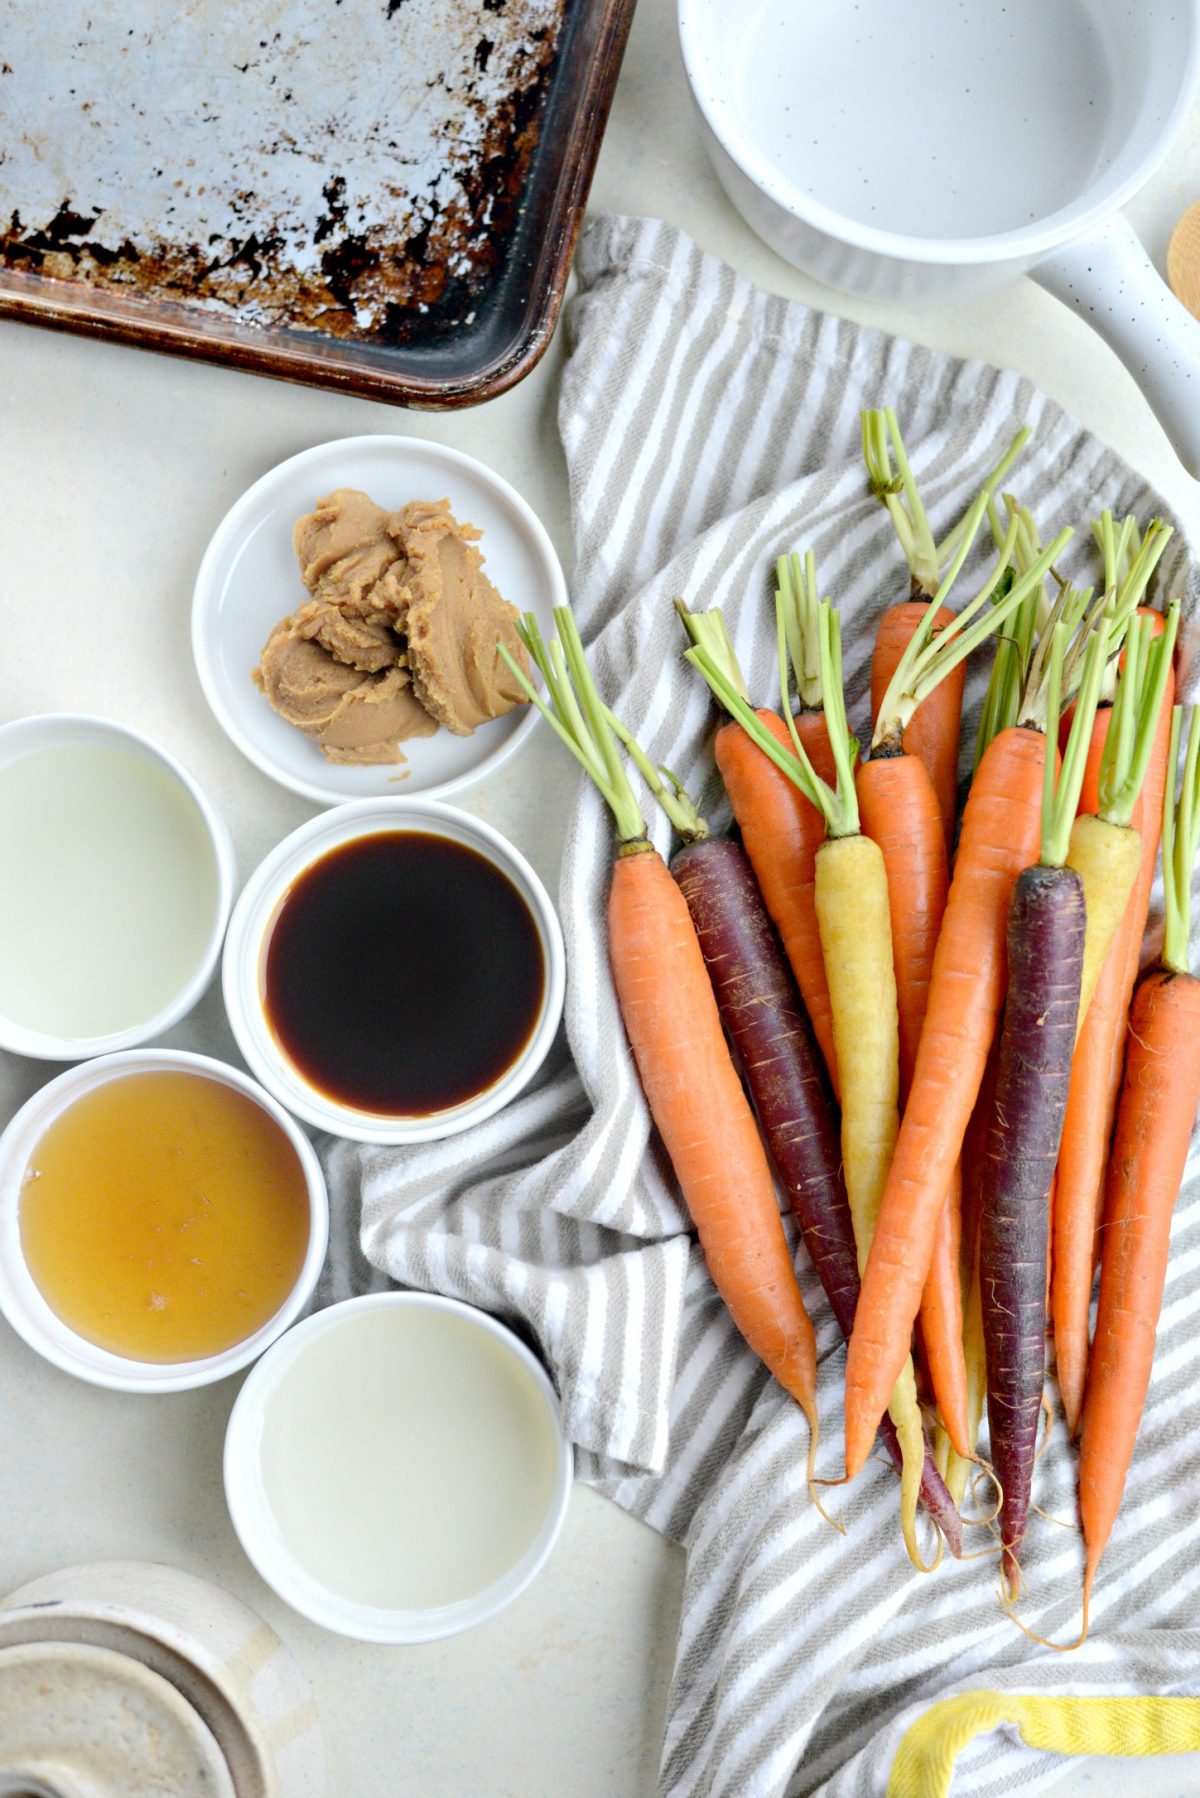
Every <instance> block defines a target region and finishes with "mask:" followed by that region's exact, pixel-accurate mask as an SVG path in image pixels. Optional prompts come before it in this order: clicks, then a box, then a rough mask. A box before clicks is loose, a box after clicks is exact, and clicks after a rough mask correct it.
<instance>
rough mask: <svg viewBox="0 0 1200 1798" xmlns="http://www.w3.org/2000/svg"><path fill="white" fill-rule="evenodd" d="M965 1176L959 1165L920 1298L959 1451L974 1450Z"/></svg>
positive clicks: (930, 1362) (944, 1412)
mask: <svg viewBox="0 0 1200 1798" xmlns="http://www.w3.org/2000/svg"><path fill="white" fill-rule="evenodd" d="M961 1207H962V1176H961V1173H960V1172H959V1171H958V1170H956V1171H955V1177H954V1181H953V1182H952V1184H951V1188H950V1191H949V1192H948V1193H947V1195H946V1208H945V1211H944V1213H943V1215H942V1219H941V1222H940V1223H939V1225H938V1233H937V1237H936V1239H935V1243H934V1251H933V1263H932V1265H931V1267H930V1269H929V1277H928V1279H927V1280H926V1282H925V1291H924V1294H923V1295H922V1298H921V1335H922V1339H923V1341H924V1344H925V1359H926V1365H927V1366H928V1368H929V1378H930V1382H931V1384H932V1386H933V1395H934V1398H935V1399H936V1400H937V1406H938V1410H939V1411H940V1412H941V1417H942V1423H943V1424H944V1426H945V1429H946V1432H947V1434H948V1435H949V1437H950V1440H951V1443H952V1444H953V1446H954V1449H955V1451H956V1453H957V1454H958V1455H960V1456H962V1457H964V1458H968V1457H969V1456H970V1454H971V1444H970V1440H969V1436H970V1429H969V1424H968V1420H967V1365H966V1358H965V1355H964V1352H963V1309H962V1275H961V1271H960V1268H959V1239H960V1232H961V1228H962V1209H961Z"/></svg>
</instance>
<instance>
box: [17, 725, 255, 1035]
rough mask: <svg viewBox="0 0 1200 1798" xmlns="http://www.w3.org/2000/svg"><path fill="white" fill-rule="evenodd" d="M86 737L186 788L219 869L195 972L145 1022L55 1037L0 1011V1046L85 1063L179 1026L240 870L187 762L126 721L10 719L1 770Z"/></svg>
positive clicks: (216, 949)
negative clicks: (97, 1033) (146, 764)
mask: <svg viewBox="0 0 1200 1798" xmlns="http://www.w3.org/2000/svg"><path fill="white" fill-rule="evenodd" d="M81 743H102V744H106V745H108V746H110V747H112V748H117V749H124V750H127V751H128V752H129V753H130V754H132V755H137V756H140V757H142V759H143V760H145V761H147V762H153V763H155V764H156V765H157V766H158V767H160V768H164V769H165V770H166V771H167V773H168V774H169V775H171V777H172V779H173V780H175V781H176V782H177V783H178V784H179V785H180V786H181V787H182V788H183V789H184V791H185V792H186V793H187V794H188V796H189V798H190V799H191V801H192V803H193V805H194V806H195V807H196V810H197V811H198V812H199V814H200V819H201V822H202V823H203V825H204V829H205V833H206V835H207V837H208V841H209V845H210V847H211V849H212V855H213V863H214V867H215V870H216V888H217V890H216V900H215V903H214V905H213V915H212V923H211V927H210V929H209V933H208V941H207V942H206V944H205V946H204V953H203V955H202V956H201V958H200V960H199V962H198V963H197V965H196V968H195V970H194V972H193V973H192V976H191V978H190V979H189V980H188V982H187V984H186V985H185V986H183V987H181V988H180V990H179V991H178V992H177V993H176V995H175V997H174V998H173V999H172V1000H171V1003H170V1004H169V1005H167V1006H164V1008H163V1009H162V1010H161V1011H159V1012H157V1013H156V1014H155V1015H154V1016H153V1017H151V1018H147V1019H146V1020H145V1022H144V1023H141V1024H132V1025H130V1026H129V1027H128V1028H127V1029H125V1030H113V1031H109V1032H108V1033H107V1034H106V1035H104V1036H87V1037H62V1036H52V1035H49V1034H47V1033H46V1032H45V1031H41V1030H31V1029H30V1028H29V1027H28V1026H27V1025H25V1024H18V1023H16V1022H14V1020H13V1019H11V1018H6V1017H4V1016H3V1015H2V1014H0V1048H5V1049H9V1050H11V1051H12V1053H13V1054H14V1055H31V1056H34V1057H36V1058H37V1059H39V1060H42V1061H84V1060H86V1059H87V1058H88V1057H89V1056H92V1055H111V1054H113V1053H114V1052H115V1051H118V1050H122V1049H132V1048H134V1047H136V1045H137V1044H139V1043H145V1042H150V1041H151V1040H152V1039H153V1038H154V1037H156V1036H161V1035H162V1033H163V1031H164V1030H169V1029H170V1028H171V1026H172V1025H173V1024H177V1023H178V1022H179V1020H180V1018H182V1017H185V1016H186V1015H187V1013H188V1012H189V1011H191V1009H192V1007H193V1006H194V1005H195V1004H196V1003H197V1001H198V1000H199V999H200V997H201V996H202V994H203V993H204V990H205V988H206V987H207V986H208V983H209V981H210V980H211V979H212V977H213V971H214V969H215V968H216V965H217V957H218V956H219V955H220V953H221V943H222V940H223V938H224V936H225V926H226V923H227V922H228V920H229V910H230V906H231V905H232V904H233V889H234V884H235V879H236V870H235V865H234V857H233V844H232V842H231V840H230V836H229V831H228V829H227V828H226V825H225V820H224V819H223V818H222V816H221V814H220V812H218V810H217V809H216V807H215V806H214V805H213V803H212V801H211V800H210V799H209V798H208V796H207V795H206V794H205V792H204V791H203V789H202V788H201V787H199V786H198V785H197V783H196V782H195V781H194V780H193V779H192V776H191V775H190V774H189V773H188V771H187V769H186V768H185V767H184V766H183V765H182V763H180V762H177V761H176V760H175V757H174V756H173V755H169V754H168V753H167V751H166V750H165V749H160V748H159V747H158V745H157V744H155V743H152V742H151V741H150V740H149V738H148V737H143V736H142V735H141V733H140V732H139V731H136V730H130V729H129V728H128V726H126V725H123V724H113V723H112V722H111V721H110V720H109V719H107V718H91V717H88V716H86V715H84V714H82V713H78V712H45V713H41V714H39V716H37V717H34V718H18V719H16V720H15V722H13V723H12V724H5V725H3V726H0V768H6V767H9V766H11V764H12V763H14V762H19V761H22V760H23V759H24V757H25V756H27V755H33V754H35V753H36V752H38V751H40V750H43V749H60V748H69V747H72V746H74V745H76V744H81Z"/></svg>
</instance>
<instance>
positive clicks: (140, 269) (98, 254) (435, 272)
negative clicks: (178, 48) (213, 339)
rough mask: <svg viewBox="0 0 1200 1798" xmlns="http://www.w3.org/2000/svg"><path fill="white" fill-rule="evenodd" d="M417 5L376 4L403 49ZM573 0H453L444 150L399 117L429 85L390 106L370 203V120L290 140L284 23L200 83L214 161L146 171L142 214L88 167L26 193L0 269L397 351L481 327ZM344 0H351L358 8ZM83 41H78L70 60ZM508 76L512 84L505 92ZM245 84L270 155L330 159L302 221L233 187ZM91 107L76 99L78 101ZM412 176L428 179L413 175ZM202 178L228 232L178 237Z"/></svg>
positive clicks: (389, 0) (377, 133) (442, 82)
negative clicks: (226, 128) (381, 178)
mask: <svg viewBox="0 0 1200 1798" xmlns="http://www.w3.org/2000/svg"><path fill="white" fill-rule="evenodd" d="M336 3H337V4H338V5H341V4H342V0H336ZM358 3H359V4H360V5H361V4H363V3H364V0H358ZM418 3H419V0H373V4H374V5H376V6H377V7H379V9H380V10H381V11H382V12H383V13H384V14H385V15H386V18H387V19H388V21H390V25H391V27H392V28H394V35H395V38H396V54H397V58H398V59H400V60H401V61H402V58H403V49H404V31H405V29H406V25H405V21H406V15H410V16H411V12H412V11H415V8H416V6H417V4H418ZM566 5H567V0H539V3H538V4H536V5H534V4H531V3H530V0H473V4H469V5H457V4H452V0H447V17H448V18H449V17H451V16H453V19H454V21H455V26H456V30H457V33H458V38H457V40H456V43H455V45H454V46H453V55H450V54H448V57H447V66H448V67H451V66H453V67H454V68H455V69H457V70H459V71H463V70H465V71H467V73H466V74H465V75H464V74H462V73H459V74H457V75H453V76H445V75H443V76H441V77H433V78H429V79H427V80H426V82H425V86H426V88H429V89H432V88H437V89H438V90H439V91H438V92H437V94H436V95H435V96H434V97H435V99H436V101H437V105H438V109H439V110H438V111H437V118H438V121H439V122H438V124H437V132H438V142H439V144H440V146H441V152H442V153H441V156H440V160H438V162H437V166H427V163H422V164H421V166H420V168H419V169H417V170H414V169H413V167H412V162H413V158H411V157H406V151H407V143H406V129H405V128H406V123H407V122H408V120H410V119H411V118H412V117H413V116H414V113H415V114H416V115H417V116H423V114H422V109H423V107H424V106H425V102H426V96H425V95H423V94H422V95H417V96H416V97H415V98H414V97H412V96H410V95H408V94H404V93H402V94H401V99H400V102H399V103H398V104H397V106H396V109H395V116H392V114H390V113H389V112H388V111H387V110H386V109H384V110H382V111H381V114H380V116H379V118H378V119H373V120H372V121H371V124H370V130H371V134H372V150H373V154H374V155H375V157H376V161H377V164H378V162H379V159H380V158H382V159H383V160H382V166H383V167H385V168H387V167H388V166H389V159H390V163H391V164H392V165H394V177H393V178H392V179H391V180H390V181H389V182H388V183H387V184H386V185H387V186H388V188H389V189H390V191H389V192H386V193H385V192H383V191H381V192H380V193H379V196H378V203H377V204H375V203H372V204H371V205H370V207H369V208H367V207H364V204H363V202H362V199H361V194H360V198H359V200H358V202H357V203H353V202H352V199H351V195H350V186H351V184H352V183H351V182H350V181H348V177H349V176H351V175H352V169H351V166H350V165H351V164H352V161H353V158H354V156H355V154H356V150H357V148H358V145H357V144H356V143H355V142H354V141H353V130H352V127H354V128H359V127H361V119H354V120H350V121H347V120H345V119H339V118H337V117H331V118H330V119H329V120H328V121H327V124H326V125H325V128H324V141H322V142H319V143H318V144H316V145H314V144H313V143H312V142H311V141H308V140H304V141H300V140H298V139H297V138H296V136H295V134H294V132H293V130H292V128H291V127H290V125H289V116H290V115H291V114H292V113H293V112H294V104H293V102H294V91H293V88H292V87H291V86H289V85H288V74H289V65H288V64H287V63H286V62H284V63H280V64H279V70H278V75H277V74H276V73H272V72H268V71H269V70H270V69H271V68H272V58H273V57H277V56H279V55H280V54H282V52H281V51H279V50H277V46H278V45H279V44H280V38H281V34H280V33H278V32H276V33H274V34H271V35H269V36H268V37H266V38H263V39H261V40H260V41H259V42H258V44H257V49H256V50H251V51H250V53H248V54H247V52H245V51H242V52H241V53H240V54H241V56H242V57H243V58H244V60H236V61H232V62H230V63H228V64H226V65H225V66H224V68H222V69H221V70H220V71H219V73H220V79H216V78H214V79H213V80H212V81H211V83H210V84H209V86H208V87H207V88H206V89H204V90H202V91H200V92H198V93H196V94H195V95H194V97H193V101H192V105H191V108H190V112H189V116H188V126H189V129H191V128H194V127H197V126H203V127H205V128H206V130H209V131H211V132H212V134H213V137H212V141H213V144H214V146H215V147H217V148H216V149H215V154H214V155H213V157H212V160H211V162H210V163H209V164H208V165H207V166H206V167H197V168H195V169H187V168H186V167H185V168H181V169H174V168H171V167H167V168H154V169H150V170H147V171H145V172H144V178H143V180H142V183H141V186H142V188H143V189H144V191H145V194H146V195H147V196H149V198H148V200H147V201H146V202H145V203H144V204H143V215H144V217H143V223H142V225H141V226H138V227H136V228H124V223H125V221H123V220H122V219H121V218H119V217H117V218H114V216H113V214H114V208H113V206H112V205H108V204H101V202H100V197H98V196H97V195H95V194H92V193H89V191H88V188H87V186H86V185H85V184H84V181H83V176H82V172H80V174H79V176H78V179H77V183H76V185H75V189H74V191H73V192H68V193H63V194H60V195H57V196H56V203H55V205H54V206H53V208H52V209H47V208H45V207H43V208H42V209H41V212H40V216H39V215H38V214H36V213H34V214H31V212H30V209H29V207H28V205H26V204H23V203H22V202H21V201H20V198H19V196H15V197H16V198H17V204H16V205H10V207H9V208H8V210H7V216H2V217H0V265H3V266H6V267H8V268H10V269H13V270H17V271H25V272H29V273H33V274H37V275H40V276H43V277H50V278H53V279H59V280H64V281H71V282H74V283H80V282H84V283H87V284H90V285H92V286H95V287H97V288H103V289H109V290H112V291H116V292H120V293H124V294H136V295H140V296H143V297H146V298H149V299H153V300H156V301H168V302H180V303H184V304H188V305H192V306H194V305H196V304H199V305H201V306H202V307H203V308H204V309H205V310H208V311H210V312H213V313H215V314H218V315H224V316H226V317H228V318H232V319H234V320H236V321H237V322H238V323H240V324H248V325H252V326H254V325H257V326H261V327H264V328H269V329H272V330H274V331H279V330H285V331H297V332H319V333H320V334H321V335H322V336H326V337H334V338H340V339H347V340H354V341H358V342H363V343H379V344H387V345H395V344H404V343H409V342H427V341H429V340H430V339H437V338H438V337H440V336H442V335H445V334H447V333H450V332H452V331H453V330H454V329H455V328H456V327H457V326H459V325H462V324H464V323H467V324H469V323H470V322H471V320H472V318H473V317H474V315H475V309H476V308H477V307H478V306H479V305H480V304H481V303H482V302H483V301H484V300H485V299H486V295H487V292H488V290H489V288H490V287H491V286H492V285H493V284H494V283H495V282H496V281H497V279H498V278H499V277H500V275H501V274H502V272H503V270H504V267H505V263H506V257H507V253H508V249H509V245H510V242H511V239H512V235H513V228H514V225H515V224H516V222H517V219H518V216H519V210H520V207H521V204H522V196H523V193H524V191H525V188H526V184H527V181H528V177H529V171H530V164H531V160H532V158H533V155H534V151H535V149H536V146H537V142H538V133H539V126H540V121H541V115H542V112H543V106H544V101H545V98H546V93H547V89H548V86H549V83H550V80H551V77H552V74H553V70H554V64H555V55H556V50H557V47H558V41H559V37H560V32H561V25H562V20H563V15H564V11H565V7H566ZM350 7H351V0H346V10H347V13H349V11H350ZM302 10H303V9H302ZM309 10H310V11H311V7H310V8H309ZM330 11H332V9H330ZM325 16H326V17H328V16H329V14H326V15H325ZM376 16H378V14H377V15H376ZM504 33H507V36H503V34H504ZM130 35H131V36H132V35H133V34H132V33H130ZM147 42H149V38H147ZM498 46H499V48H498ZM285 47H286V46H285ZM84 49H85V46H84V45H80V46H78V47H77V49H76V51H75V54H76V55H79V54H82V53H83V52H84ZM10 54H11V53H10ZM498 70H499V73H500V74H501V75H502V76H503V79H504V87H503V91H497V87H496V79H497V71H498ZM240 80H248V81H252V82H253V83H254V84H255V86H254V91H255V93H256V95H258V96H260V97H261V95H262V93H263V92H264V91H269V93H270V98H271V104H270V109H269V111H266V112H264V113H263V114H262V115H261V117H262V123H263V124H264V125H269V126H270V130H269V132H267V133H264V135H263V138H262V141H261V143H260V144H259V145H258V146H257V156H258V159H259V162H260V166H262V165H269V164H276V165H283V166H285V167H286V166H288V164H287V159H288V158H296V159H300V160H301V161H302V162H303V163H304V166H306V167H309V166H312V165H313V164H314V162H315V164H316V166H318V167H320V166H321V165H323V171H324V176H325V178H324V180H323V182H321V184H320V187H319V196H320V197H319V199H318V200H317V201H316V203H315V205H314V206H313V207H312V208H311V209H310V210H308V211H307V212H306V213H304V215H303V218H302V221H301V222H300V223H299V224H298V214H297V213H296V212H295V211H293V212H290V213H289V214H288V215H287V216H284V215H283V213H282V212H277V213H274V214H273V213H272V211H271V209H270V208H269V207H268V206H266V205H265V204H264V201H263V198H262V197H261V196H260V195H259V193H258V192H257V191H256V189H255V187H253V186H246V187H239V186H236V185H233V186H230V185H229V179H228V177H229V171H228V169H226V170H224V171H223V170H222V168H221V158H220V151H219V145H220V143H221V130H222V118H223V109H226V108H228V107H231V106H233V107H236V106H237V84H238V82H239V81H240ZM70 91H71V92H72V93H73V92H74V90H70ZM90 104H91V102H81V105H83V106H84V108H85V109H86V106H88V105H90ZM129 105H130V107H131V109H133V110H134V112H135V113H136V112H137V110H138V108H139V107H140V106H141V99H140V98H139V95H138V94H137V92H136V91H135V92H134V94H133V96H132V98H131V99H130V101H129ZM406 107H407V108H408V111H407V113H406V111H405V108H406ZM242 117H243V119H244V117H245V112H243V114H242ZM2 158H3V141H2V140H0V159H2ZM427 161H428V159H427ZM241 166H242V165H241V164H239V167H241ZM414 173H418V174H419V175H420V176H421V179H420V181H419V182H417V183H414V181H413V179H412V177H413V174H414ZM206 180H207V181H208V182H209V183H210V184H211V185H212V188H213V190H214V191H215V188H216V186H217V184H218V183H219V182H221V181H224V182H225V190H223V191H222V193H221V205H220V226H219V228H217V229H212V230H206V231H203V232H201V231H196V232H195V235H192V233H191V232H190V231H188V230H184V231H182V232H181V233H180V235H179V236H174V235H173V234H172V233H173V215H174V214H175V213H176V212H177V210H186V209H184V208H180V207H179V206H178V200H179V190H180V189H181V187H182V188H183V189H184V195H185V198H186V199H187V200H188V201H189V202H190V210H191V214H192V216H193V219H194V217H195V216H196V215H197V214H198V213H202V212H203V210H204V206H205V205H207V201H204V202H203V203H202V202H200V201H198V200H197V199H196V198H195V196H197V195H199V196H203V195H205V191H206V190H205V186H204V185H202V184H203V183H204V182H205V181H206ZM263 185H267V184H266V183H264V184H263ZM361 185H362V183H361V176H360V177H359V186H360V188H361ZM213 210H214V211H215V210H217V209H216V207H215V206H214V208H213Z"/></svg>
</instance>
